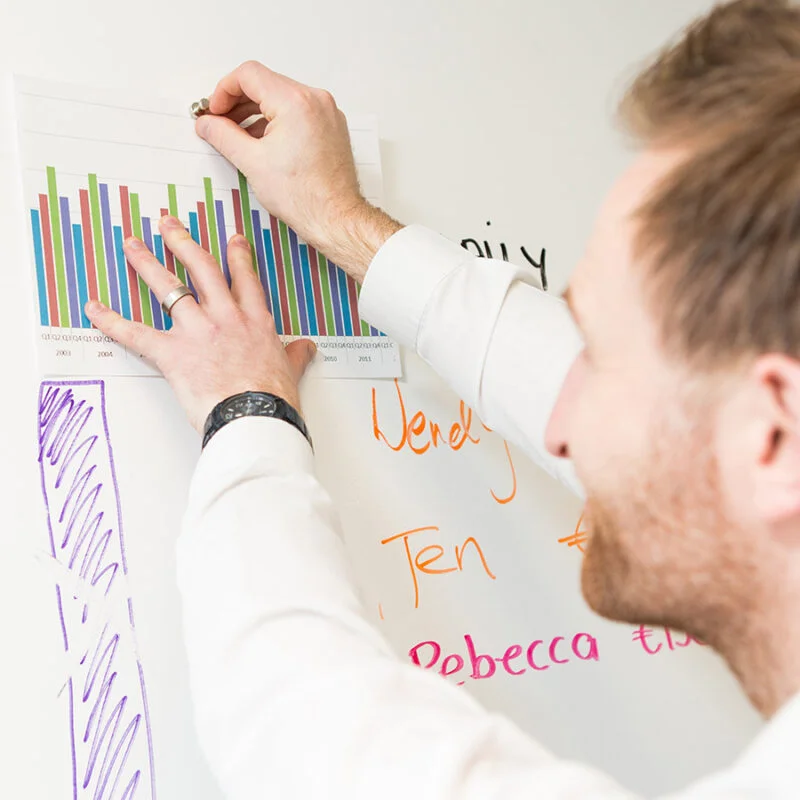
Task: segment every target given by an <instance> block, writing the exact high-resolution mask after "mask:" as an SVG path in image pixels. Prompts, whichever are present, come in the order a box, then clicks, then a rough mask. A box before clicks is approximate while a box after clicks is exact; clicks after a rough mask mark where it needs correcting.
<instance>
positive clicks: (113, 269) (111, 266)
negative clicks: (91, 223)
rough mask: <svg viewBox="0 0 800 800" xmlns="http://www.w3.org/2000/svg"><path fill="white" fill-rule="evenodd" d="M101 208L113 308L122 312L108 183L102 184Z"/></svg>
mask: <svg viewBox="0 0 800 800" xmlns="http://www.w3.org/2000/svg"><path fill="white" fill-rule="evenodd" d="M100 209H101V211H102V216H103V239H104V241H105V246H106V255H105V261H106V265H107V267H108V291H109V297H110V299H111V308H113V309H114V311H116V312H117V313H118V314H119V313H120V293H119V279H118V277H117V265H116V260H117V259H116V256H115V254H114V231H113V228H112V226H111V208H110V206H109V203H108V185H107V184H105V183H101V184H100Z"/></svg>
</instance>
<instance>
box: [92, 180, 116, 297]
mask: <svg viewBox="0 0 800 800" xmlns="http://www.w3.org/2000/svg"><path fill="white" fill-rule="evenodd" d="M89 205H90V206H91V209H92V237H93V238H94V258H95V261H96V262H97V285H98V291H99V294H100V302H101V303H102V304H103V305H105V306H109V305H111V297H110V295H109V291H108V272H107V271H106V250H105V246H104V242H103V218H102V217H101V216H100V192H99V190H98V188H97V175H95V174H94V173H92V174H90V175H89Z"/></svg>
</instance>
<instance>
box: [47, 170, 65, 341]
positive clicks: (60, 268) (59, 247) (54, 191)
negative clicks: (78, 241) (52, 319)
mask: <svg viewBox="0 0 800 800" xmlns="http://www.w3.org/2000/svg"><path fill="white" fill-rule="evenodd" d="M47 199H48V202H49V205H50V227H51V228H52V231H53V253H54V255H55V261H56V286H57V287H58V318H59V322H60V324H61V327H62V328H69V326H70V322H69V300H68V299H67V269H66V267H65V266H64V242H63V240H62V238H61V213H60V211H59V208H58V187H57V186H56V171H55V168H54V167H48V168H47Z"/></svg>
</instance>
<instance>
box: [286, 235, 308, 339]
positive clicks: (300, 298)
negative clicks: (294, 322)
mask: <svg viewBox="0 0 800 800" xmlns="http://www.w3.org/2000/svg"><path fill="white" fill-rule="evenodd" d="M289 247H290V248H291V250H292V271H293V272H294V286H295V291H296V292H297V305H298V307H299V310H300V333H301V334H302V335H303V336H308V311H307V309H306V292H305V289H304V288H303V268H302V266H301V265H300V251H299V248H298V243H297V234H296V233H295V232H294V231H293V230H292V229H291V228H289Z"/></svg>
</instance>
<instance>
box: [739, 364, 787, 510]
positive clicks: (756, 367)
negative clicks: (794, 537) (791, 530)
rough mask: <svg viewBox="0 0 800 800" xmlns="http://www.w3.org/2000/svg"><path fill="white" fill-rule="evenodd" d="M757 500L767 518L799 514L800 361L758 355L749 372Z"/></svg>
mask: <svg viewBox="0 0 800 800" xmlns="http://www.w3.org/2000/svg"><path fill="white" fill-rule="evenodd" d="M748 380H749V383H750V385H749V389H750V390H751V391H748V394H749V395H750V397H751V400H752V404H751V403H748V406H750V411H751V412H752V413H753V414H754V419H753V420H752V422H753V423H754V424H753V425H752V427H750V426H748V427H750V435H749V436H748V440H749V442H748V444H749V445H750V446H751V447H752V449H751V451H750V453H749V454H748V458H749V459H750V460H751V464H750V468H751V469H752V477H753V483H752V490H753V502H754V504H755V511H756V514H757V515H758V516H759V517H760V518H761V520H762V521H763V522H766V523H772V524H774V525H780V524H781V523H783V522H787V521H788V520H789V519H791V518H797V519H800V361H797V360H796V359H794V358H790V357H789V356H785V355H778V354H770V355H765V356H761V357H759V358H758V359H757V360H756V361H755V363H754V364H753V366H752V369H751V372H750V376H749V379H748Z"/></svg>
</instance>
